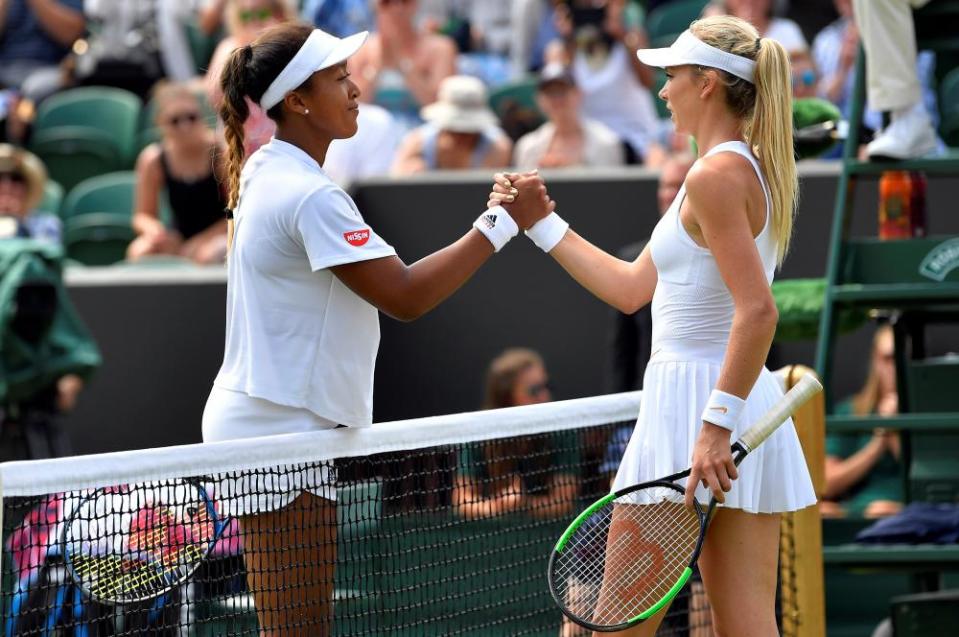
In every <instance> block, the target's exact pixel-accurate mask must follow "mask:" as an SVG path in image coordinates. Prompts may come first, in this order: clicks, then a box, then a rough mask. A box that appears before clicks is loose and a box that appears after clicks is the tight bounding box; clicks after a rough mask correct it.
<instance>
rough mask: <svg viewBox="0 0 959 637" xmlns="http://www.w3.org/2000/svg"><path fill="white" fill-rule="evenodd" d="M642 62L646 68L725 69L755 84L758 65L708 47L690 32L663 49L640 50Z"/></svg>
mask: <svg viewBox="0 0 959 637" xmlns="http://www.w3.org/2000/svg"><path fill="white" fill-rule="evenodd" d="M636 55H637V56H638V57H639V61H640V62H642V63H643V64H645V65H646V66H658V67H660V68H666V67H669V66H682V65H684V64H697V65H700V66H709V67H712V68H715V69H722V70H724V71H726V72H728V73H732V74H733V75H735V76H736V77H740V78H742V79H744V80H746V81H747V82H753V77H754V75H755V71H756V63H755V62H754V61H752V60H750V59H749V58H745V57H743V56H741V55H736V54H734V53H729V52H728V51H723V50H722V49H717V48H716V47H714V46H711V45H709V44H706V43H705V42H703V41H702V40H700V39H699V38H697V37H696V36H695V35H693V34H692V32H691V31H690V30H689V29H686V30H685V31H683V32H682V33H681V34H680V35H679V37H678V38H676V41H675V42H673V43H672V45H670V46H668V47H665V48H661V49H640V50H639V51H637V52H636Z"/></svg>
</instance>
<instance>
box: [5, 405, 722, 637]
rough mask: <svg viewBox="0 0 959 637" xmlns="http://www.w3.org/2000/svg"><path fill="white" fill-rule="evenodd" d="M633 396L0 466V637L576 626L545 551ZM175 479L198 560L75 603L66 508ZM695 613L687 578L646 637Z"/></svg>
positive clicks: (602, 479)
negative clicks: (136, 593)
mask: <svg viewBox="0 0 959 637" xmlns="http://www.w3.org/2000/svg"><path fill="white" fill-rule="evenodd" d="M638 405H639V395H638V393H631V394H620V395H614V396H604V397H596V398H590V399H581V400H576V401H565V402H562V403H551V404H548V405H537V406H534V407H523V408H515V409H507V410H497V411H495V412H477V413H473V414H460V415H455V416H449V417H442V418H429V419H422V420H415V421H403V422H397V423H384V424H378V425H374V426H373V427H372V428H369V429H365V430H350V429H340V430H332V431H323V432H316V433H310V434H295V435H290V436H278V437H275V438H270V439H257V440H239V441H231V442H226V443H213V444H207V445H190V446H185V447H177V448H166V449H153V450H145V451H137V452H125V453H117V454H104V455H101V456H87V457H78V458H65V459H57V460H45V461H37V462H24V463H6V464H3V465H0V468H2V479H3V494H4V498H3V548H4V550H3V561H2V600H0V601H2V608H3V619H4V632H5V634H6V635H7V636H9V637H13V636H20V635H37V636H40V635H43V636H68V635H70V636H80V635H87V636H94V635H96V636H104V635H144V634H148V635H158V636H164V635H170V636H174V635H177V636H180V635H197V636H207V635H209V636H213V635H250V636H254V635H259V634H277V635H304V636H305V635H543V636H546V635H549V636H551V637H553V636H555V635H557V634H562V635H565V636H567V637H571V636H575V635H585V634H588V633H587V631H585V630H583V629H580V628H579V627H578V626H576V625H574V624H572V623H570V622H568V620H565V619H564V617H563V616H562V614H561V613H560V612H559V610H558V609H557V608H556V607H555V605H554V604H553V602H552V599H551V598H550V595H549V592H548V588H547V585H546V578H545V574H546V564H547V559H548V556H549V554H550V551H551V550H552V547H553V545H554V544H555V542H556V539H557V538H558V537H559V536H560V534H561V533H562V531H563V530H564V529H565V528H566V526H567V525H568V524H569V522H570V521H571V520H572V519H573V517H574V516H575V515H576V514H577V513H578V512H579V511H580V510H582V508H584V507H585V506H586V505H588V504H589V503H590V502H591V501H593V500H595V499H596V498H598V497H600V496H601V495H603V494H604V493H605V492H607V491H608V486H609V480H610V478H611V477H612V475H611V468H612V469H615V466H616V463H617V462H618V460H619V456H620V455H621V453H622V445H619V444H617V442H616V441H617V440H618V439H620V438H623V436H621V435H618V433H621V432H622V431H623V430H626V429H631V428H632V426H633V422H634V420H635V414H636V412H637V410H638ZM184 481H185V483H187V484H195V483H198V484H202V485H203V487H204V490H205V492H206V493H207V494H208V495H209V497H210V498H211V500H212V501H213V503H214V506H215V509H216V512H217V513H218V514H219V516H220V521H223V522H225V526H224V529H223V532H222V535H221V536H220V537H219V539H218V541H217V542H216V544H215V545H214V547H213V549H212V551H211V552H210V553H209V555H207V556H206V558H205V559H204V560H203V561H202V562H201V563H200V565H199V567H198V568H197V569H196V570H195V571H194V572H192V574H191V575H190V576H189V577H188V578H186V579H185V580H183V581H182V582H180V583H178V584H177V585H176V586H173V587H172V588H170V589H169V590H168V591H167V592H165V593H164V594H162V595H160V596H158V597H154V598H150V599H147V600H145V601H140V602H132V603H106V602H104V601H102V600H97V599H94V598H93V596H91V595H89V594H87V592H85V591H84V589H83V586H82V585H81V584H82V582H78V581H77V579H76V578H74V577H73V576H72V575H71V573H70V570H69V569H68V567H67V564H66V561H65V557H64V548H65V547H64V544H63V542H61V538H62V537H64V533H63V529H64V527H65V525H66V523H67V520H68V519H69V518H70V514H71V513H72V512H73V511H72V510H71V508H72V507H76V504H75V503H77V502H83V501H84V498H87V497H88V496H89V495H90V494H91V493H94V492H95V490H97V489H106V490H115V491H122V492H124V493H137V492H142V491H143V490H144V489H155V488H156V485H157V484H182V483H184ZM330 498H335V502H334V501H333V500H331V499H330ZM90 510H91V511H95V510H97V509H96V508H95V507H92V508H90ZM98 522H99V523H100V524H101V525H105V526H106V527H108V528H114V527H115V526H116V523H117V521H116V520H111V521H109V522H108V521H105V520H101V521H98ZM120 526H121V527H122V521H121V524H120ZM178 537H182V535H181V536H178ZM708 617H709V612H708V606H706V602H705V596H704V595H703V593H702V588H701V585H700V584H699V583H698V582H696V581H694V582H693V583H692V585H691V586H688V587H686V589H685V590H684V591H683V593H681V594H680V596H679V597H678V598H677V600H676V601H675V602H674V604H673V605H672V607H671V609H670V612H669V617H668V618H667V620H666V622H665V623H664V626H663V628H662V629H661V631H660V633H659V634H660V635H675V636H679V635H698V634H706V633H705V632H704V631H706V630H707V627H708ZM261 630H262V631H263V632H262V633H261V632H260V631H261ZM269 631H272V633H271V632H269Z"/></svg>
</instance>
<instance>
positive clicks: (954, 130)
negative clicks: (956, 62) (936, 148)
mask: <svg viewBox="0 0 959 637" xmlns="http://www.w3.org/2000/svg"><path fill="white" fill-rule="evenodd" d="M939 115H940V122H939V134H940V135H942V139H943V141H945V142H946V144H947V145H949V146H952V147H959V67H957V68H954V69H952V70H951V71H949V73H947V74H946V76H945V77H944V78H942V82H941V83H940V84H939Z"/></svg>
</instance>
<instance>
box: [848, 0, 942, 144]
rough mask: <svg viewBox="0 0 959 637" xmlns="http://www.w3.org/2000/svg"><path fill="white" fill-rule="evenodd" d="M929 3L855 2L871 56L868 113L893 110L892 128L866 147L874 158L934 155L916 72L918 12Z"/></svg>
mask: <svg viewBox="0 0 959 637" xmlns="http://www.w3.org/2000/svg"><path fill="white" fill-rule="evenodd" d="M927 2H928V0H866V1H863V0H853V5H854V6H855V11H854V12H853V16H854V18H855V20H856V26H857V27H858V29H859V35H860V37H861V38H862V46H863V49H865V51H866V91H867V98H868V104H869V108H872V109H875V110H877V111H889V118H890V123H889V126H888V127H886V128H884V129H883V130H882V131H881V132H880V133H879V135H877V136H876V137H875V139H873V140H872V141H871V142H870V143H869V145H868V146H867V147H866V152H867V154H868V155H869V158H870V159H875V158H890V159H908V158H911V157H922V156H924V155H929V154H932V153H935V152H936V151H937V149H938V146H939V144H938V140H937V138H936V131H935V128H934V124H933V119H932V117H930V113H929V111H928V110H927V109H926V107H925V105H924V104H923V100H922V85H921V83H920V79H919V75H918V73H917V72H916V33H915V25H914V24H913V19H912V9H913V7H921V6H922V5H924V4H926V3H927Z"/></svg>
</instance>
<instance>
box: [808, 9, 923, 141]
mask: <svg viewBox="0 0 959 637" xmlns="http://www.w3.org/2000/svg"><path fill="white" fill-rule="evenodd" d="M835 6H836V12H837V13H838V14H839V18H838V19H837V20H835V21H834V22H832V23H831V24H829V25H828V26H826V27H825V28H824V29H823V30H822V31H820V32H819V33H818V34H817V35H816V37H815V39H814V40H813V45H812V56H813V62H814V63H815V66H816V69H817V71H818V72H819V81H818V85H817V93H818V95H819V96H820V97H822V98H824V99H827V100H829V101H830V102H832V103H833V104H835V105H836V106H838V107H839V110H840V111H841V112H842V114H843V116H844V117H845V118H848V117H849V115H850V113H849V109H850V108H851V106H852V104H851V101H852V100H851V96H852V89H853V82H854V80H855V75H856V74H855V63H856V53H857V51H858V50H859V29H858V28H857V27H856V21H855V20H854V19H853V6H852V0H835ZM935 67H936V56H935V54H934V53H933V52H932V51H920V52H918V54H917V56H916V75H917V77H918V78H919V82H920V84H921V92H922V102H923V103H924V104H925V107H926V112H927V113H929V115H930V117H931V118H932V119H933V120H935V119H936V118H937V116H938V104H937V97H936V92H935V90H933V88H932V87H933V86H934V85H935V80H934V74H935ZM863 125H864V126H865V127H866V128H869V129H871V130H879V129H880V128H882V115H881V113H879V112H878V111H876V110H874V109H871V108H867V109H866V110H865V112H864V113H863ZM841 151H842V149H841V147H839V148H837V149H836V150H835V151H833V152H832V153H830V154H829V156H835V157H839V156H840V155H841Z"/></svg>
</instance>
